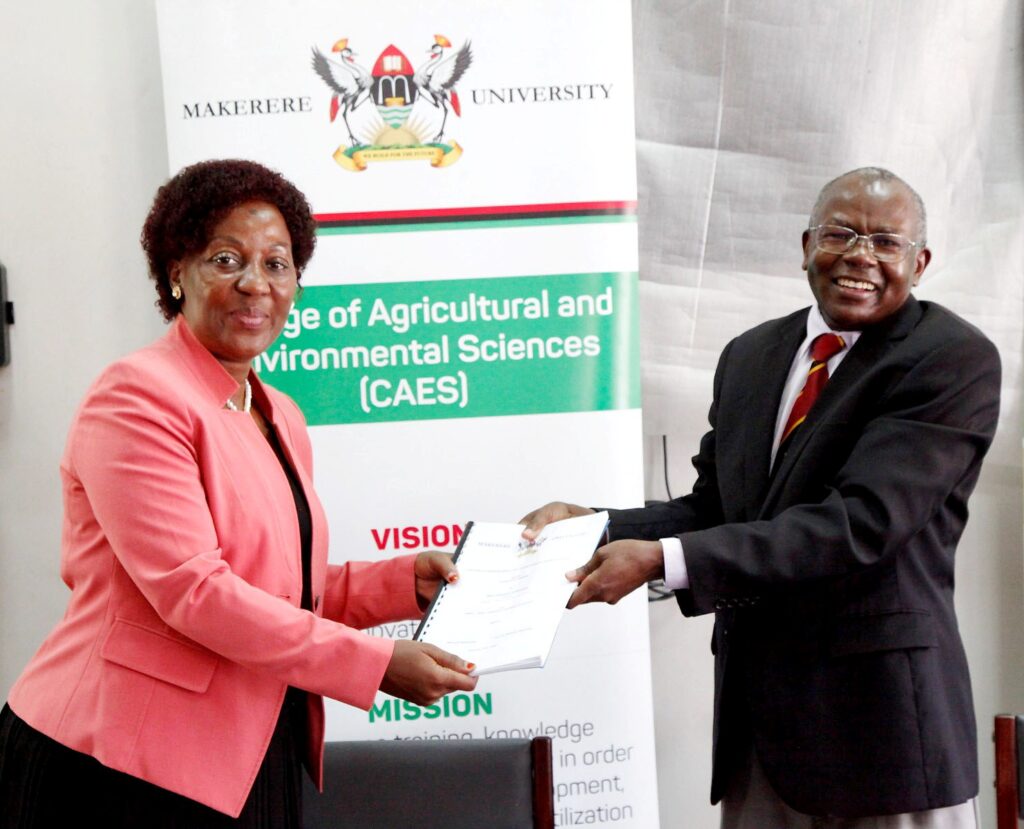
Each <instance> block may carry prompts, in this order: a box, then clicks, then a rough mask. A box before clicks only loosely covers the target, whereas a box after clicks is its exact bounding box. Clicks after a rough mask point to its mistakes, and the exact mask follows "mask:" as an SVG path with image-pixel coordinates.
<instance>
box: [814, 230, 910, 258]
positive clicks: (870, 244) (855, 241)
mask: <svg viewBox="0 0 1024 829" xmlns="http://www.w3.org/2000/svg"><path fill="white" fill-rule="evenodd" d="M823 227H838V228H841V229H843V230H848V231H850V233H852V234H853V241H852V242H850V244H849V245H848V246H847V247H846V250H844V251H843V252H842V253H834V252H833V251H830V250H825V249H824V248H822V247H821V245H820V244H819V242H818V237H817V235H816V231H818V230H821V228H823ZM807 232H808V233H811V234H815V236H814V249H815V250H820V251H821V252H822V253H827V254H829V255H830V256H845V255H846V254H847V253H849V252H850V251H851V250H853V249H854V248H855V247H857V245H858V244H859V243H860V240H861V239H863V240H864V241H865V242H867V247H868V253H870V254H871V255H872V256H873V257H875V259H878V261H879V262H902V261H903V260H904V259H906V258H907V256H908V255H909V254H910V252H911V251H912V250H914V249H916V248H923V247H925V246H926V244H927V243H926V242H912V241H911V240H910V238H909V237H907V236H904V235H903V234H902V233H887V232H885V231H878V232H877V233H868V234H864V233H858V232H857V231H856V230H854V229H853V228H852V227H847V226H846V225H834V224H822V225H814V226H813V227H809V228H807ZM873 236H895V237H897V238H899V239H906V240H907V243H908V244H909V245H910V247H908V248H907V252H906V253H904V254H903V255H902V256H901V257H899V258H898V259H884V258H882V257H880V256H879V255H878V254H877V253H876V252H875V243H874V242H872V241H871V237H873Z"/></svg>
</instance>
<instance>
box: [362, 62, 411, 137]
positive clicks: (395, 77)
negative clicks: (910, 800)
mask: <svg viewBox="0 0 1024 829" xmlns="http://www.w3.org/2000/svg"><path fill="white" fill-rule="evenodd" d="M372 75H373V86H371V87H370V94H371V95H372V97H373V103H374V105H375V106H376V107H377V112H379V113H380V117H381V118H383V119H384V123H385V124H387V125H388V126H389V127H391V128H392V129H398V128H399V127H401V126H402V125H403V124H404V123H405V122H406V120H407V119H408V118H409V113H410V112H412V105H413V103H414V102H415V101H416V83H415V82H414V81H413V68H412V64H411V63H409V59H408V58H407V57H406V56H405V55H404V54H402V51H401V50H400V49H399V48H398V47H396V46H394V45H393V44H392V45H390V46H388V48H387V49H385V50H384V51H383V52H381V53H380V56H379V57H378V58H377V62H376V63H374V65H373V72H372Z"/></svg>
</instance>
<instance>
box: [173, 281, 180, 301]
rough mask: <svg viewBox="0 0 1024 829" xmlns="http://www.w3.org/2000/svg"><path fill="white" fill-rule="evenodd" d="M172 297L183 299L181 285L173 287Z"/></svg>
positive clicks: (175, 284)
mask: <svg viewBox="0 0 1024 829" xmlns="http://www.w3.org/2000/svg"><path fill="white" fill-rule="evenodd" d="M171 296H172V297H174V298H175V299H181V285H179V284H178V283H177V282H175V283H174V284H173V285H171Z"/></svg>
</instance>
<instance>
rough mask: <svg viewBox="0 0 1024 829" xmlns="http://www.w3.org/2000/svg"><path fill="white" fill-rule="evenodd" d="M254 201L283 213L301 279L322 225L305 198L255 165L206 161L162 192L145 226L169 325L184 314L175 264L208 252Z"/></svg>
mask: <svg viewBox="0 0 1024 829" xmlns="http://www.w3.org/2000/svg"><path fill="white" fill-rule="evenodd" d="M248 201H265V202H269V203H270V204H272V205H274V206H275V207H276V208H277V209H278V210H279V211H280V212H281V216H282V217H283V218H284V222H285V225H287V227H288V233H289V235H290V236H291V240H292V258H293V261H294V263H295V269H296V271H297V272H298V273H299V274H300V275H301V273H302V271H303V269H304V268H305V267H306V263H307V262H309V259H310V257H311V256H312V255H313V248H314V247H315V246H316V220H315V219H314V218H313V211H312V209H311V208H310V206H309V202H308V201H306V197H305V196H304V195H303V194H302V192H301V191H300V190H299V189H298V188H297V187H296V186H295V185H294V184H292V183H291V182H290V181H288V179H286V178H285V177H284V176H282V175H281V174H280V173H278V172H275V171H274V170H270V169H268V168H267V167H264V166H263V165H262V164H257V163H256V162H255V161H244V160H240V159H224V160H212V161H200V162H199V163H198V164H193V165H191V166H189V167H185V168H184V169H182V170H181V171H180V172H179V173H178V174H177V175H176V176H174V177H173V178H172V179H170V181H168V182H167V183H166V184H164V185H163V186H162V187H161V188H160V189H159V190H157V191H156V198H154V199H153V206H152V207H151V208H150V210H149V215H148V216H147V217H146V222H145V224H144V225H143V226H142V238H141V241H142V249H143V250H144V251H145V252H146V258H147V260H148V261H149V276H150V278H151V279H152V280H153V281H154V282H155V283H156V292H157V301H156V306H157V307H158V308H159V309H160V311H161V312H162V313H163V315H164V319H166V320H172V319H174V317H176V316H177V315H178V314H179V313H180V311H181V300H180V299H175V298H174V297H173V296H171V281H170V276H169V267H170V264H171V263H172V262H175V261H179V260H181V259H183V258H184V257H186V256H189V255H190V254H193V253H198V252H199V251H201V250H202V249H203V248H205V247H206V245H207V243H208V242H209V240H210V236H211V235H212V234H213V229H214V228H215V227H216V226H217V225H218V224H219V223H220V221H221V220H222V219H223V218H224V217H225V216H226V215H227V214H228V213H230V212H231V210H232V209H233V208H235V207H237V206H238V205H239V204H242V203H244V202H248Z"/></svg>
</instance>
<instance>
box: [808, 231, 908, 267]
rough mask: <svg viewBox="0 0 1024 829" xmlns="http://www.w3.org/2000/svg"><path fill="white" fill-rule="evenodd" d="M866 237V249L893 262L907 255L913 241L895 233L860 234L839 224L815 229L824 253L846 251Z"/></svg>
mask: <svg viewBox="0 0 1024 829" xmlns="http://www.w3.org/2000/svg"><path fill="white" fill-rule="evenodd" d="M860 239H866V240H867V243H868V251H869V252H870V253H871V254H872V255H873V256H874V257H875V258H876V259H881V260H882V261H886V262H894V261H897V260H899V259H902V258H903V257H904V256H906V255H907V251H908V250H910V248H911V247H912V246H913V242H911V241H910V240H909V239H907V238H906V237H905V236H900V235H899V234H897V233H872V234H870V235H868V236H861V235H860V234H858V233H857V232H856V231H854V230H851V229H850V228H848V227H842V226H840V225H820V226H819V227H818V229H817V246H818V248H819V249H820V250H823V251H824V252H825V253H846V252H847V251H848V250H850V249H852V248H853V247H854V246H855V245H856V244H857V241H858V240H860Z"/></svg>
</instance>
